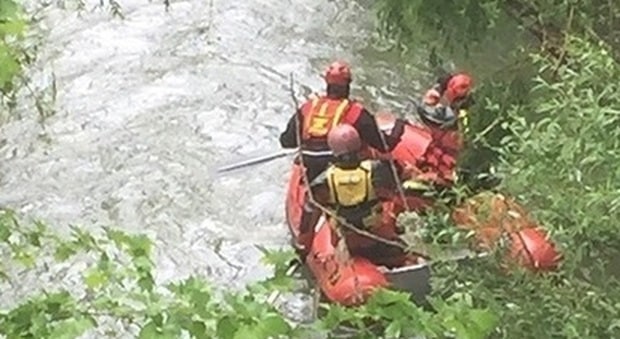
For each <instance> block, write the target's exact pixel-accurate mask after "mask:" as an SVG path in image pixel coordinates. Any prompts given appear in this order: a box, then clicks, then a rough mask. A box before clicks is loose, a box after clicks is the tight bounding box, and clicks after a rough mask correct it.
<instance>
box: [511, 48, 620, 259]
mask: <svg viewBox="0 0 620 339" xmlns="http://www.w3.org/2000/svg"><path fill="white" fill-rule="evenodd" d="M567 49H568V51H569V53H570V54H571V55H575V57H573V58H570V59H569V60H568V62H567V63H565V64H563V65H562V66H561V67H559V69H557V71H556V72H555V73H556V74H557V76H556V77H555V78H549V77H548V76H545V75H546V74H549V73H550V72H552V71H554V67H555V63H553V62H552V61H550V60H547V59H542V58H540V57H535V61H536V64H537V65H539V67H540V74H541V76H538V77H537V78H536V85H535V86H534V87H533V88H532V92H531V96H530V98H531V101H530V102H529V103H528V104H527V105H524V106H523V107H519V108H516V109H514V110H513V111H512V112H511V118H512V120H511V122H510V123H509V124H507V127H508V128H509V129H510V130H511V132H512V133H511V135H510V136H509V137H506V138H505V139H504V140H503V144H504V145H505V146H504V147H505V150H504V151H503V160H504V163H505V171H506V177H507V180H506V183H505V185H506V188H507V189H509V190H510V191H512V192H514V193H515V194H519V195H520V196H521V197H522V198H523V199H525V201H528V202H530V203H531V205H532V206H540V207H544V209H541V210H540V211H537V214H538V216H539V217H540V219H541V220H544V221H545V223H546V224H547V225H549V227H552V228H553V229H554V230H555V231H556V232H557V233H558V236H561V237H562V239H563V240H564V241H565V243H566V246H567V247H568V248H572V249H574V251H571V255H575V256H577V257H581V256H583V255H585V254H587V253H590V252H593V253H596V252H600V251H601V248H605V247H609V248H618V245H620V238H619V237H618V232H617V230H618V226H620V222H619V220H620V190H619V188H620V186H619V185H618V180H619V179H620V171H619V169H618V166H617V164H618V163H619V162H620V151H619V149H620V148H619V147H620V111H619V110H618V107H620V96H619V95H618V93H619V91H620V86H619V85H618V80H619V79H620V65H619V64H617V63H616V62H615V61H614V60H613V59H612V57H611V56H610V52H609V50H607V49H605V48H603V47H602V46H598V45H596V44H593V43H591V42H588V41H585V40H582V39H578V38H571V39H570V40H569V43H568V45H567ZM523 112H527V114H524V113H523ZM527 183H529V185H527ZM532 184H533V185H532ZM591 254H592V253H591ZM577 262H579V260H577Z"/></svg>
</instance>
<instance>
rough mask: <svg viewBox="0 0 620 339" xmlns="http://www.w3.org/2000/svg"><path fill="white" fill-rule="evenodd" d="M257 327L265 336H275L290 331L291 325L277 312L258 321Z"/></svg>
mask: <svg viewBox="0 0 620 339" xmlns="http://www.w3.org/2000/svg"><path fill="white" fill-rule="evenodd" d="M258 326H259V328H260V329H261V330H260V331H261V332H262V333H265V334H266V335H267V336H271V337H277V336H278V335H286V334H288V333H289V332H290V331H291V326H290V325H289V324H288V323H287V322H286V320H284V318H283V317H282V316H280V315H279V314H271V315H268V316H267V317H265V318H263V319H261V320H260V321H259V325H258Z"/></svg>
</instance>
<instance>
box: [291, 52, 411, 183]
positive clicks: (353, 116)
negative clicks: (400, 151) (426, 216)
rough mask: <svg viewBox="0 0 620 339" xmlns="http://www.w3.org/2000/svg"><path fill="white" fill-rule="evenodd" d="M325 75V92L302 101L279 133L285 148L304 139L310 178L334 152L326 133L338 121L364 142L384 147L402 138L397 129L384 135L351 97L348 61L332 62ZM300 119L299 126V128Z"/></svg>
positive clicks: (368, 114) (386, 147) (302, 143)
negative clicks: (393, 132) (383, 136)
mask: <svg viewBox="0 0 620 339" xmlns="http://www.w3.org/2000/svg"><path fill="white" fill-rule="evenodd" d="M324 78H325V82H326V84H327V88H326V95H324V96H317V97H315V98H312V99H310V100H308V101H306V102H305V103H304V104H302V106H301V107H300V108H299V109H298V110H297V112H296V113H295V114H294V115H293V116H292V117H291V118H290V119H289V122H288V125H287V127H286V130H285V131H284V132H283V133H282V134H281V135H280V144H281V146H282V147H284V148H293V147H297V146H299V145H298V143H297V138H300V139H301V146H300V148H301V153H302V160H303V164H304V165H305V167H306V170H307V175H308V179H309V180H310V181H312V179H314V178H315V177H316V176H317V175H318V174H320V173H321V172H322V171H324V170H325V169H326V168H327V166H328V165H329V162H330V160H331V158H332V152H331V150H330V148H329V145H328V143H327V135H328V133H329V132H330V131H331V130H332V129H333V128H334V127H335V126H337V125H339V124H343V123H344V124H349V125H351V126H353V127H354V128H355V129H356V130H357V132H358V134H359V135H360V138H361V140H362V141H363V142H364V143H366V144H368V145H369V146H371V147H373V148H376V149H379V150H381V151H389V150H391V149H392V148H394V146H395V145H396V144H397V143H398V140H399V135H398V133H395V135H394V137H390V138H386V139H385V140H384V139H382V138H381V135H380V134H379V131H378V129H377V125H376V122H375V120H374V117H373V116H372V115H371V114H370V113H369V112H368V111H367V110H366V109H365V108H364V107H363V105H361V104H360V103H359V102H357V101H355V100H352V99H350V98H349V94H350V84H351V81H352V75H351V70H350V68H349V66H348V65H347V64H346V63H344V62H339V61H337V62H334V63H332V64H331V65H330V66H329V67H328V69H327V70H326V72H325V74H324ZM298 120H299V129H296V128H295V126H297V121H298ZM401 133H402V131H401Z"/></svg>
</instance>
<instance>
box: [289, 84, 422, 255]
mask: <svg viewBox="0 0 620 339" xmlns="http://www.w3.org/2000/svg"><path fill="white" fill-rule="evenodd" d="M289 91H290V94H291V97H292V99H293V102H294V104H295V109H298V108H299V103H298V102H297V97H296V96H295V90H294V79H293V73H291V74H290V86H289ZM295 114H296V126H295V127H296V135H295V136H296V139H297V146H298V148H297V150H298V156H299V159H300V160H301V161H302V164H303V158H302V154H301V128H300V127H301V123H300V121H299V120H300V119H299V114H297V113H295ZM303 173H304V174H303V179H304V181H305V182H306V185H307V192H308V197H309V199H310V203H311V204H312V205H314V206H315V207H317V208H318V209H319V210H321V211H322V212H323V213H325V214H326V215H328V216H329V217H331V218H332V219H334V220H336V221H337V222H338V223H339V224H341V225H342V226H344V227H345V228H347V229H348V230H350V231H353V232H355V233H357V234H358V235H361V236H364V237H367V238H370V239H372V240H375V241H377V242H380V243H383V244H386V245H390V246H394V247H397V248H400V249H401V250H403V251H406V252H409V253H412V254H414V255H417V256H419V257H421V258H423V259H425V260H430V257H429V256H428V255H426V254H423V253H418V252H415V251H411V250H408V247H407V246H406V245H405V244H403V243H402V242H398V241H393V240H388V239H385V238H383V237H379V236H377V235H375V234H372V233H370V232H368V231H365V230H361V229H359V228H357V227H355V226H353V225H351V223H349V222H348V221H347V220H346V219H344V218H342V217H340V216H339V215H337V214H336V213H335V212H334V211H331V210H330V209H328V208H326V207H324V206H323V205H321V204H320V203H318V202H317V201H316V200H315V199H314V195H313V194H312V190H311V189H310V181H309V180H308V174H307V172H306V171H304V172H303ZM336 230H337V231H338V229H336ZM338 235H339V236H340V237H341V238H342V239H344V237H343V235H342V234H341V233H340V232H338Z"/></svg>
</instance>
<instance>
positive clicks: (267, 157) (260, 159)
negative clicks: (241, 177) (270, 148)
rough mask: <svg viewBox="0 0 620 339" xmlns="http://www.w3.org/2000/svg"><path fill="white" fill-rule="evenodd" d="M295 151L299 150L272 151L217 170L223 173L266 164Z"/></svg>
mask: <svg viewBox="0 0 620 339" xmlns="http://www.w3.org/2000/svg"><path fill="white" fill-rule="evenodd" d="M295 152H297V151H296V150H282V151H279V152H276V153H272V154H267V155H262V156H260V157H256V158H252V159H247V160H243V161H240V162H237V163H234V164H231V165H227V166H223V167H220V168H218V169H217V171H218V172H219V173H223V172H228V171H232V170H236V169H239V168H244V167H250V166H254V165H259V164H264V163H267V162H270V161H272V160H275V159H279V158H284V157H286V156H289V155H291V154H295Z"/></svg>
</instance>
